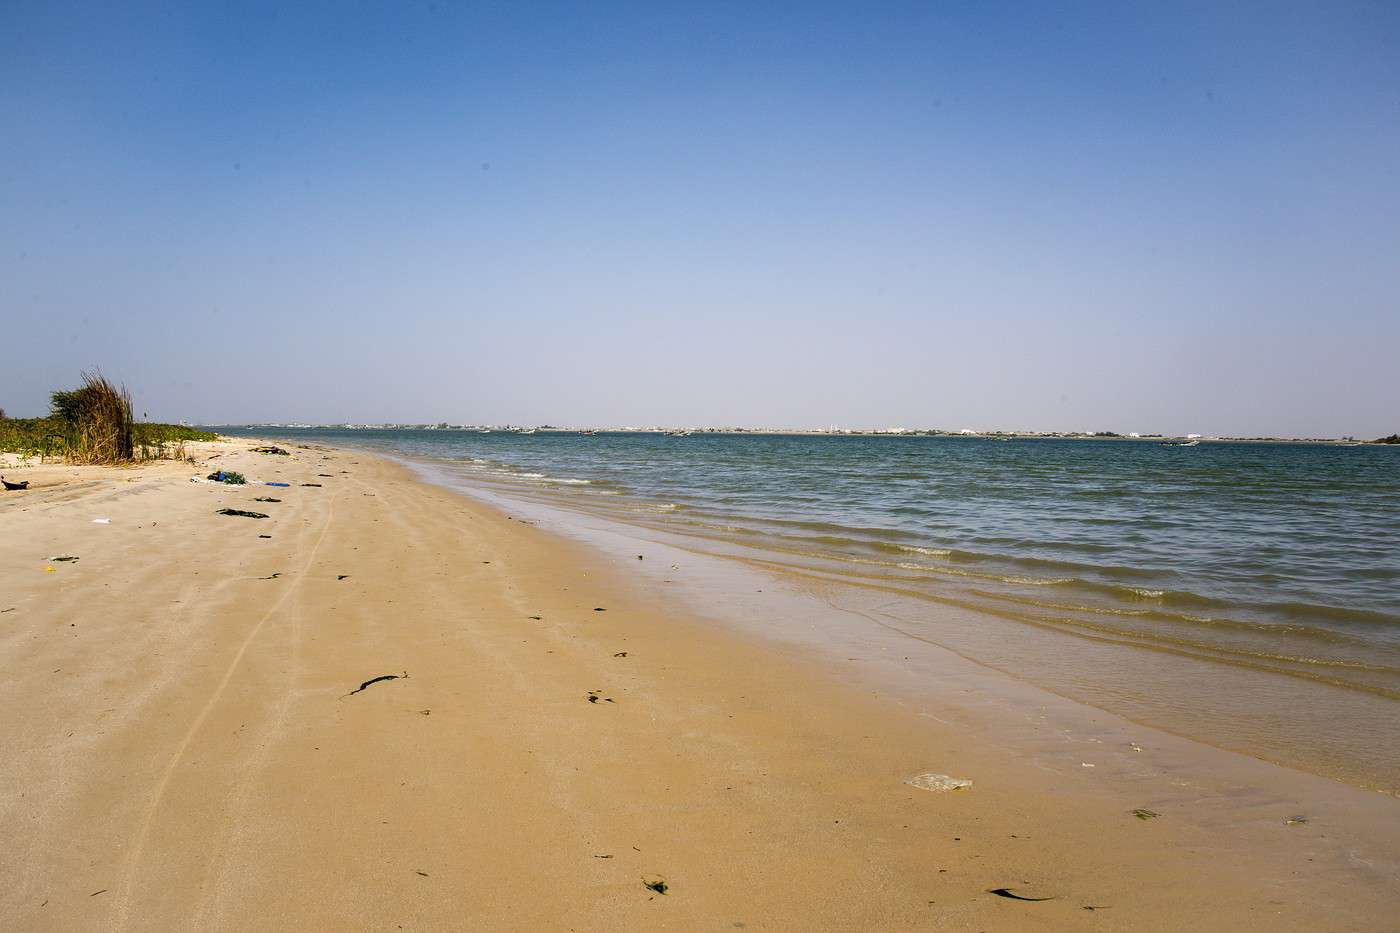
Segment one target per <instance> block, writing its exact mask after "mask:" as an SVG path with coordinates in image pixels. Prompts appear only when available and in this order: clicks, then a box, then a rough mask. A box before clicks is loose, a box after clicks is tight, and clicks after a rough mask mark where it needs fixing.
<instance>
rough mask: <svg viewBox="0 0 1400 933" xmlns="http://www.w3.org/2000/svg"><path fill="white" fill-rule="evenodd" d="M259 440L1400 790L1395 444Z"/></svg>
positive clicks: (1399, 500)
mask: <svg viewBox="0 0 1400 933" xmlns="http://www.w3.org/2000/svg"><path fill="white" fill-rule="evenodd" d="M222 430H224V431H225V433H240V432H238V431H235V430H230V429H222ZM242 433H249V434H256V435H258V436H277V437H284V438H289V439H292V438H299V439H305V440H315V441H324V442H327V443H338V444H348V445H354V446H363V447H378V448H382V449H386V450H389V451H393V452H396V453H400V454H407V455H410V456H415V457H428V458H432V459H433V460H435V461H438V462H439V463H442V464H445V465H447V466H449V467H450V469H451V470H452V471H453V472H455V474H456V475H458V476H459V477H460V478H461V479H463V480H464V481H470V482H471V483H474V484H480V485H485V486H490V487H492V488H493V489H495V490H497V491H498V492H501V493H505V494H508V495H510V496H513V497H516V498H528V499H535V500H539V501H543V502H549V503H552V504H556V505H565V506H567V507H568V508H571V509H576V510H583V511H586V512H590V513H594V514H596V515H600V516H605V517H608V518H610V519H613V520H620V521H622V522H625V523H627V524H630V525H633V526H640V527H642V528H650V529H653V530H656V531H664V532H665V533H666V534H667V535H670V536H679V537H680V538H682V539H684V540H686V541H688V542H689V543H690V546H692V547H695V548H697V549H702V550H707V551H710V552H712V553H718V554H725V555H728V556H731V557H738V558H741V559H744V560H746V561H748V562H750V563H752V564H754V565H756V566H764V567H768V568H769V569H771V570H774V571H777V572H782V573H786V574H801V575H803V576H804V578H806V579H809V580H813V581H817V582H818V583H820V585H822V586H828V587H831V588H833V589H832V592H833V593H836V594H838V595H836V596H834V597H833V598H834V599H837V600H839V601H842V602H843V603H845V604H849V605H850V606H852V607H854V608H857V609H858V610H859V611H861V612H864V613H867V614H874V615H876V616H879V617H880V618H881V619H882V621H883V623H884V624H888V625H895V626H900V627H902V628H903V629H908V630H910V631H911V632H912V633H916V634H918V636H919V637H928V638H931V639H933V640H936V641H938V642H939V643H940V644H944V645H946V646H948V647H950V648H953V649H954V650H957V651H959V652H961V653H964V654H966V655H968V656H969V657H972V658H975V659H976V660H978V661H981V662H983V663H986V664H989V665H991V666H994V667H998V668H1000V669H1003V670H1006V671H1008V672H1010V673H1013V674H1015V675H1017V676H1021V677H1025V678H1027V679H1030V680H1032V681H1034V682H1037V683H1040V684H1041V685H1043V686H1047V687H1049V688H1050V689H1053V690H1056V691H1058V692H1061V693H1064V694H1066V695H1071V696H1074V697H1075V698H1078V699H1083V700H1086V701H1088V702H1090V703H1094V704H1096V705H1099V706H1102V707H1104V708H1106V709H1111V710H1113V711H1115V712H1120V713H1123V714H1125V715H1129V716H1132V717H1136V718H1138V719H1140V720H1144V721H1147V722H1151V723H1152V724H1154V725H1160V726H1163V727H1165V728H1169V729H1172V730H1174V731H1178V732H1181V733H1183V734H1187V735H1192V736H1195V737H1201V738H1203V739H1205V740H1207V741H1211V742H1213V743H1215V744H1220V745H1223V746H1225V747H1230V748H1235V749H1238V750H1244V751H1248V752H1251V753H1253V754H1257V755H1260V756H1261V757H1267V758H1271V759H1273V760H1279V761H1282V762H1284V763H1288V764H1292V765H1296V766H1299V767H1305V768H1308V769H1310V770H1315V771H1318V772H1319V773H1326V774H1329V775H1332V776H1336V777H1339V778H1342V779H1345V780H1348V781H1351V782H1353V783H1357V784H1360V785H1362V786H1369V787H1376V788H1377V789H1383V790H1387V791H1390V792H1395V791H1397V790H1400V786H1398V785H1400V779H1397V777H1396V775H1397V774H1400V732H1397V726H1396V725H1395V723H1396V722H1397V720H1400V717H1398V716H1397V715H1396V714H1397V713H1400V450H1397V449H1394V448H1384V447H1338V446H1324V445H1304V444H1233V443H1203V444H1202V445H1201V446H1199V447H1194V448H1168V447H1160V446H1158V445H1156V444H1153V443H1147V442H1126V441H1071V440H1051V439H1044V440H1041V439H1037V440H1015V441H1009V442H1008V441H995V440H982V439H965V438H922V437H920V438H902V437H824V436H781V435H694V436H691V437H684V438H677V437H669V436H665V435H657V434H599V435H596V436H582V435H578V434H563V433H560V434H553V433H550V434H533V435H521V434H513V433H505V432H493V433H489V434H482V433H476V432H461V431H379V430H363V431H345V430H334V429H312V430H302V431H296V430H286V429H268V428H257V429H250V430H249V431H247V432H242ZM952 610H956V612H952ZM948 620H956V621H955V622H954V621H948ZM977 620H980V621H977Z"/></svg>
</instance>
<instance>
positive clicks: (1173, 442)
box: [1159, 441, 1201, 447]
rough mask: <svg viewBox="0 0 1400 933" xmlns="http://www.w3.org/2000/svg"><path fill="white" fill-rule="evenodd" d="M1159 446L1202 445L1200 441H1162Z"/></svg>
mask: <svg viewBox="0 0 1400 933" xmlns="http://www.w3.org/2000/svg"><path fill="white" fill-rule="evenodd" d="M1159 446H1162V447H1199V446H1201V442H1200V441H1162V443H1161V444H1160V445H1159Z"/></svg>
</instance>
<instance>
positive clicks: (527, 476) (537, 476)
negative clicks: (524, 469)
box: [515, 473, 544, 479]
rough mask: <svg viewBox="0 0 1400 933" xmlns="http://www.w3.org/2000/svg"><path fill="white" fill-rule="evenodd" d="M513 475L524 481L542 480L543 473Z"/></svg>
mask: <svg viewBox="0 0 1400 933" xmlns="http://www.w3.org/2000/svg"><path fill="white" fill-rule="evenodd" d="M515 475H516V476H519V477H522V478H524V479H544V474H543V473H516V474H515Z"/></svg>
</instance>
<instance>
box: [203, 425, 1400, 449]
mask: <svg viewBox="0 0 1400 933" xmlns="http://www.w3.org/2000/svg"><path fill="white" fill-rule="evenodd" d="M199 427H200V428H202V429H207V430H211V431H217V430H219V429H220V428H236V429H239V430H247V431H259V430H279V429H281V430H295V431H453V432H458V433H462V434H656V435H661V436H668V435H674V434H676V433H677V432H682V431H683V432H686V433H687V435H721V436H734V437H743V436H756V437H889V438H913V437H938V438H951V439H955V440H997V441H1001V440H1006V441H1011V440H1019V441H1041V440H1058V441H1123V442H1132V443H1144V444H1153V443H1156V444H1160V443H1166V442H1175V441H1185V440H1194V441H1199V442H1200V443H1202V444H1212V443H1214V444H1317V445H1323V446H1332V447H1362V446H1365V447H1392V446H1400V445H1397V444H1396V443H1394V442H1389V441H1387V440H1384V439H1372V440H1361V439H1357V438H1348V437H1227V436H1214V435H1201V434H1142V435H1139V436H1137V437H1133V436H1131V435H1127V434H1109V433H1104V434H1098V433H1095V434H1087V433H1083V432H1073V431H1067V432H1056V431H940V430H933V429H928V430H924V429H919V430H912V429H911V430H879V429H869V430H865V429H862V430H856V429H851V430H838V431H830V430H802V429H800V428H733V427H730V428H713V427H689V428H687V427H669V428H663V427H650V428H607V427H596V428H562V427H552V426H551V427H535V428H522V427H518V426H497V425H446V426H444V425H441V424H303V423H296V424H292V423H287V424H272V423H258V424H201V425H199Z"/></svg>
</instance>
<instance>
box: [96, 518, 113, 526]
mask: <svg viewBox="0 0 1400 933" xmlns="http://www.w3.org/2000/svg"><path fill="white" fill-rule="evenodd" d="M92 523H93V524H94V525H110V524H112V520H111V519H110V518H94V519H93V520H92Z"/></svg>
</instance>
